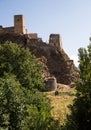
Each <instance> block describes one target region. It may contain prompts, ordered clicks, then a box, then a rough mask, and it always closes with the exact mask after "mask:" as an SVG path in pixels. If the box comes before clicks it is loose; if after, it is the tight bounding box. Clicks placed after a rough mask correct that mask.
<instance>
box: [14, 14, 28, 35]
mask: <svg viewBox="0 0 91 130" xmlns="http://www.w3.org/2000/svg"><path fill="white" fill-rule="evenodd" d="M14 32H15V33H21V34H26V33H27V32H26V28H25V19H24V16H23V15H15V16H14Z"/></svg>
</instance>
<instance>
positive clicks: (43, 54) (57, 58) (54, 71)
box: [0, 33, 79, 84]
mask: <svg viewBox="0 0 91 130" xmlns="http://www.w3.org/2000/svg"><path fill="white" fill-rule="evenodd" d="M7 40H8V41H12V42H14V43H17V44H19V46H21V47H24V48H29V50H30V51H31V53H32V54H34V55H35V56H36V57H37V58H38V59H39V60H40V59H41V61H42V62H43V63H44V64H45V66H46V67H45V70H44V72H45V74H44V75H45V76H44V77H45V78H46V77H48V76H49V75H50V76H55V77H56V79H57V82H59V83H62V84H70V83H72V82H74V81H75V80H76V79H77V78H78V77H79V74H78V72H77V68H76V67H75V65H74V63H73V61H72V60H70V58H69V57H68V55H67V54H66V53H65V51H64V50H63V49H58V48H56V47H55V46H52V45H50V44H46V43H45V42H43V41H42V39H40V38H34V39H33V38H29V37H28V36H26V35H23V34H21V35H20V34H14V33H2V34H0V44H2V43H4V42H5V41H7Z"/></svg>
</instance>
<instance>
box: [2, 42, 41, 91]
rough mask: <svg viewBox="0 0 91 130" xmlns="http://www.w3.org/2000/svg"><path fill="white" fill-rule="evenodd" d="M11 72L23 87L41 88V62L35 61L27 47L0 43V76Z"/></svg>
mask: <svg viewBox="0 0 91 130" xmlns="http://www.w3.org/2000/svg"><path fill="white" fill-rule="evenodd" d="M5 72H6V73H12V74H14V75H16V77H17V79H18V80H19V82H20V83H21V85H22V86H23V87H28V88H29V89H31V88H37V89H42V88H43V79H42V76H41V75H42V64H40V63H39V62H38V61H36V59H35V57H34V56H33V55H31V53H30V52H29V50H28V49H24V48H20V47H19V46H18V45H17V44H14V43H10V42H7V43H5V44H2V45H0V77H2V76H3V75H4V73H5Z"/></svg>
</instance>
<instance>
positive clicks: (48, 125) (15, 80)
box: [0, 42, 60, 130]
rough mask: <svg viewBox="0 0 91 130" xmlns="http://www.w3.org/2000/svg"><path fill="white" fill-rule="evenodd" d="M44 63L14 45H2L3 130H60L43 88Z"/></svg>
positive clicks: (0, 126) (0, 104)
mask: <svg viewBox="0 0 91 130" xmlns="http://www.w3.org/2000/svg"><path fill="white" fill-rule="evenodd" d="M41 73H42V68H41V64H40V63H37V62H36V59H35V57H34V56H32V55H31V54H30V52H29V50H28V49H26V50H25V49H23V48H20V47H19V46H18V45H16V44H13V43H9V42H8V43H5V44H2V45H0V129H1V130H60V125H59V123H58V121H55V120H54V119H53V117H52V116H51V104H50V100H49V99H48V98H47V97H46V96H45V95H44V94H43V93H42V92H40V91H38V90H41V89H42V88H43V79H42V77H41Z"/></svg>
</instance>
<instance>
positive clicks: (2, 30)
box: [0, 26, 14, 33]
mask: <svg viewBox="0 0 91 130" xmlns="http://www.w3.org/2000/svg"><path fill="white" fill-rule="evenodd" d="M0 33H14V27H6V28H3V27H2V26H0Z"/></svg>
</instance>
